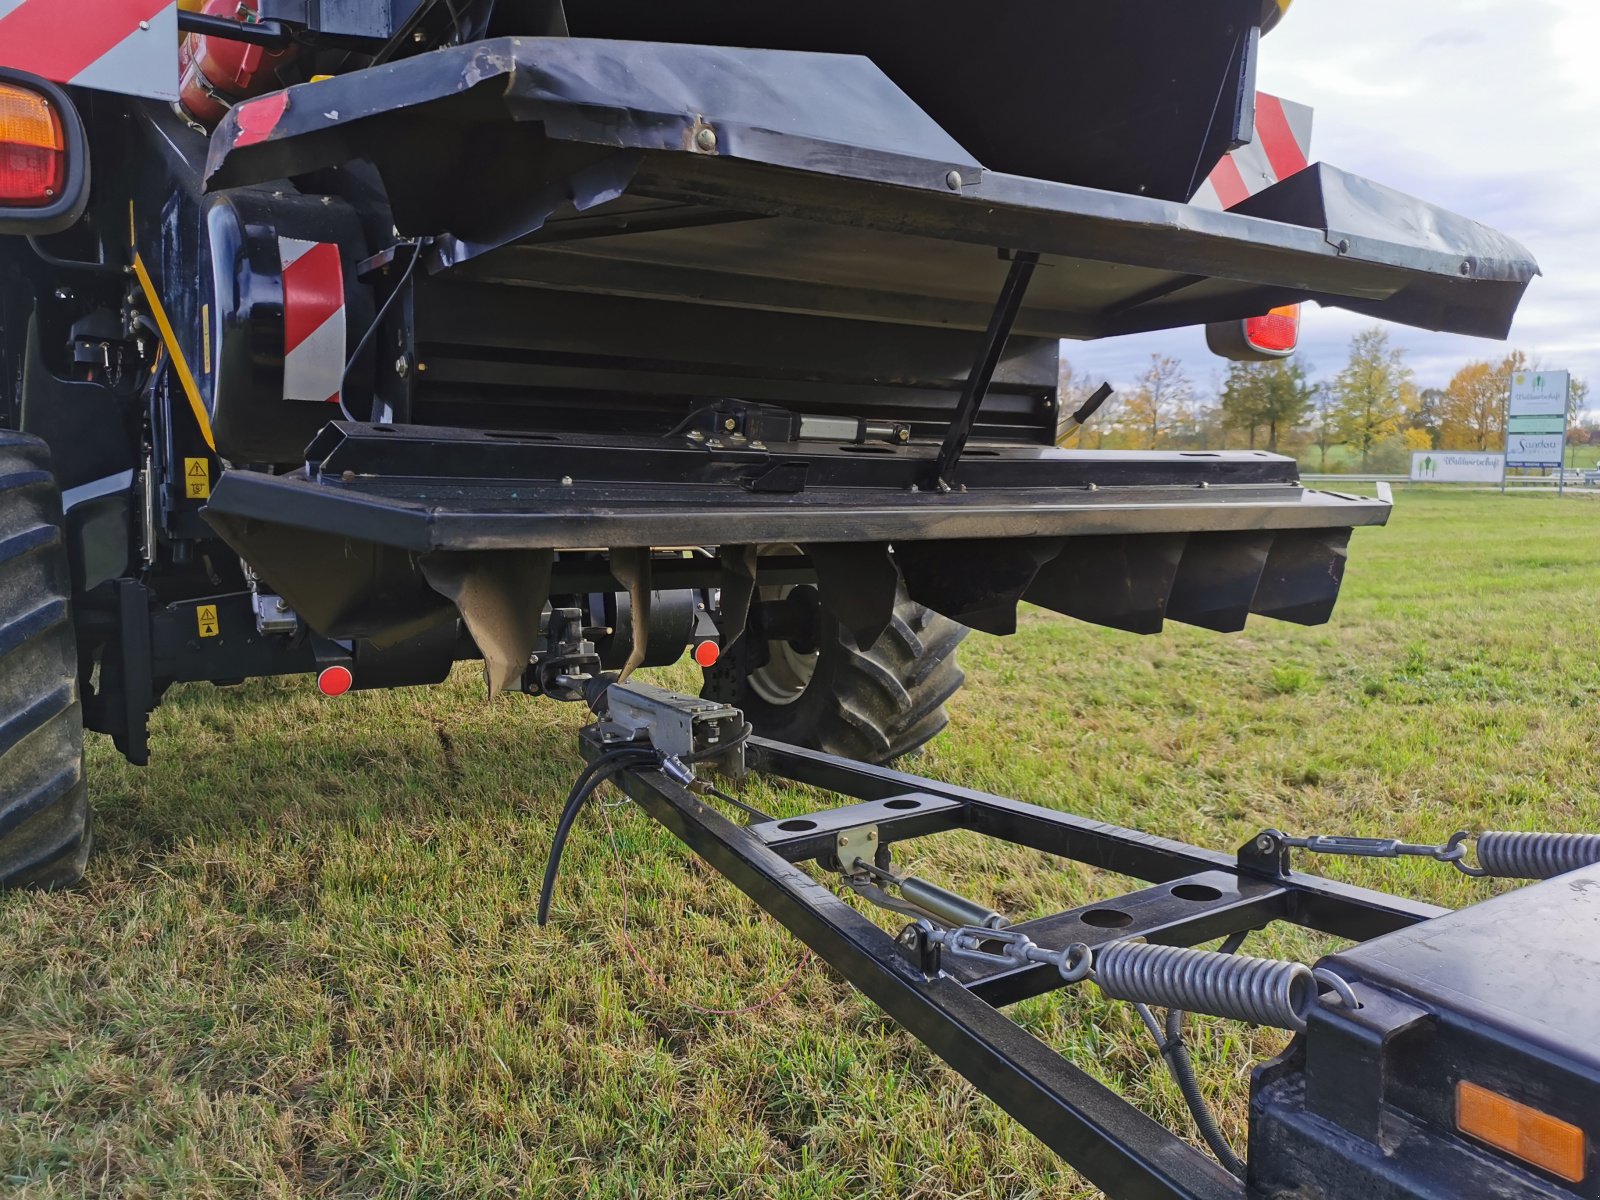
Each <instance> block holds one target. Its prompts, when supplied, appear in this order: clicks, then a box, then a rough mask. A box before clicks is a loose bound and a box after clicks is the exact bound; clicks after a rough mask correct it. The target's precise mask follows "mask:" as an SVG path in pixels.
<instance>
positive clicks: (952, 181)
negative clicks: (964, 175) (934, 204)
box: [944, 171, 961, 192]
mask: <svg viewBox="0 0 1600 1200" xmlns="http://www.w3.org/2000/svg"><path fill="white" fill-rule="evenodd" d="M944 182H945V186H946V187H948V188H949V189H950V190H951V191H952V192H959V191H960V190H961V172H960V171H951V172H950V173H949V174H948V175H946V176H945V177H944Z"/></svg>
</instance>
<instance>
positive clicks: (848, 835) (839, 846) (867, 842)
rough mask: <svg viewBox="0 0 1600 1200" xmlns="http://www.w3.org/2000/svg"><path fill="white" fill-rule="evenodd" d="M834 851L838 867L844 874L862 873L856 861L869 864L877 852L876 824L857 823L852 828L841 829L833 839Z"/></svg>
mask: <svg viewBox="0 0 1600 1200" xmlns="http://www.w3.org/2000/svg"><path fill="white" fill-rule="evenodd" d="M834 847H835V850H834V853H835V854H837V855H838V856H839V869H840V870H841V871H843V872H844V873H845V874H846V875H850V874H858V873H862V869H861V868H859V867H857V866H856V863H857V862H858V861H860V862H864V863H866V864H867V865H868V866H871V865H872V864H873V862H874V861H875V860H876V856H877V853H878V827H877V826H876V825H858V826H856V827H855V828H854V829H842V830H840V831H839V836H838V837H837V838H835V839H834Z"/></svg>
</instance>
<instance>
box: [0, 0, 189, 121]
mask: <svg viewBox="0 0 1600 1200" xmlns="http://www.w3.org/2000/svg"><path fill="white" fill-rule="evenodd" d="M0 67H11V68H13V69H14V70H18V71H28V72H30V73H32V74H34V75H41V76H43V77H44V78H45V79H49V80H52V81H54V82H56V83H72V84H77V85H78V86H79V87H86V88H98V89H100V90H101V91H106V92H121V93H123V94H124V95H128V96H149V97H151V98H152V99H156V100H176V99H177V98H178V4H177V0H0Z"/></svg>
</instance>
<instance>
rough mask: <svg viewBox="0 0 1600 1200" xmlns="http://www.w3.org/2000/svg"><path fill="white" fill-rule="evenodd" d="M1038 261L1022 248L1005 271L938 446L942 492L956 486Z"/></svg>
mask: <svg viewBox="0 0 1600 1200" xmlns="http://www.w3.org/2000/svg"><path fill="white" fill-rule="evenodd" d="M1038 265H1039V256H1038V255H1037V254H1034V253H1032V252H1031V251H1027V250H1019V251H1017V252H1016V253H1015V254H1013V255H1012V256H1011V270H1009V271H1008V272H1006V282H1005V286H1003V287H1002V288H1001V289H1000V299H999V300H997V301H996V302H995V306H994V312H993V313H992V314H991V315H990V317H989V328H988V329H987V330H985V331H984V335H983V341H982V342H981V343H980V344H979V346H978V357H977V359H976V360H975V361H974V362H973V364H972V371H971V373H970V374H969V375H968V376H967V383H966V386H965V387H964V388H962V390H961V403H960V404H959V405H958V406H957V407H956V415H955V416H954V417H953V418H952V419H951V421H950V428H949V430H948V431H947V432H946V433H945V435H944V444H943V445H941V446H940V447H939V458H938V460H937V461H936V462H935V463H934V467H933V484H934V486H935V487H937V488H938V489H939V490H940V491H941V492H948V491H950V489H951V488H953V487H954V486H955V480H956V466H957V464H958V463H960V461H961V453H962V451H964V450H965V449H966V448H967V439H968V438H970V437H971V436H972V426H973V425H974V424H975V423H976V422H977V420H978V409H980V408H982V407H983V400H984V397H985V396H987V395H988V394H989V385H990V384H991V383H993V382H994V372H995V368H996V367H998V366H999V365H1000V356H1001V355H1002V354H1003V353H1005V348H1006V342H1007V340H1008V339H1009V338H1010V337H1011V327H1012V326H1013V325H1015V324H1016V323H1017V314H1018V313H1019V312H1021V311H1022V301H1023V298H1024V297H1025V296H1026V295H1027V294H1028V283H1029V281H1031V280H1032V279H1033V269H1034V268H1035V267H1036V266H1038Z"/></svg>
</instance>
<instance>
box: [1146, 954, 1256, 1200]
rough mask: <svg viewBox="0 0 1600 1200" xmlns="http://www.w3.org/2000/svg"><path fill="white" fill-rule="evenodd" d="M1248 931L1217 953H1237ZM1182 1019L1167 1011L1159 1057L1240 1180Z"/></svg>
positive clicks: (1241, 1167) (1240, 1165) (1240, 1167)
mask: <svg viewBox="0 0 1600 1200" xmlns="http://www.w3.org/2000/svg"><path fill="white" fill-rule="evenodd" d="M1248 934H1249V931H1248V930H1245V931H1242V932H1239V933H1235V934H1231V935H1230V936H1229V937H1228V939H1227V940H1226V941H1225V942H1223V943H1222V944H1221V945H1220V946H1218V947H1217V952H1218V953H1219V954H1236V953H1238V950H1239V947H1240V946H1242V945H1244V939H1245V938H1246V937H1247V936H1248ZM1183 1018H1184V1013H1183V1010H1182V1009H1178V1008H1171V1009H1168V1010H1167V1026H1166V1035H1167V1036H1166V1037H1165V1038H1164V1039H1161V1040H1160V1041H1159V1042H1158V1045H1159V1047H1160V1050H1161V1057H1162V1058H1163V1059H1165V1060H1166V1064H1167V1070H1169V1071H1170V1072H1172V1080H1173V1082H1174V1083H1176V1084H1177V1085H1178V1091H1179V1092H1180V1093H1182V1095H1183V1102H1184V1104H1186V1105H1187V1106H1188V1108H1189V1115H1190V1116H1192V1117H1193V1118H1194V1123H1195V1127H1196V1128H1197V1129H1199V1131H1200V1136H1201V1138H1202V1139H1203V1140H1204V1141H1205V1144H1206V1145H1207V1146H1209V1147H1211V1153H1212V1154H1215V1155H1216V1156H1217V1161H1218V1162H1219V1163H1221V1164H1222V1168H1223V1170H1225V1171H1227V1172H1228V1173H1229V1174H1231V1175H1237V1176H1238V1177H1239V1178H1240V1179H1243V1178H1244V1173H1245V1164H1244V1162H1243V1160H1241V1159H1240V1158H1239V1156H1238V1155H1237V1154H1235V1153H1234V1152H1233V1147H1232V1146H1230V1145H1229V1144H1228V1139H1227V1138H1226V1137H1224V1136H1223V1134H1222V1126H1221V1125H1219V1124H1218V1123H1217V1118H1216V1114H1215V1113H1213V1112H1212V1111H1211V1106H1210V1105H1209V1104H1207V1103H1206V1098H1205V1096H1204V1094H1202V1093H1201V1091H1200V1081H1199V1080H1198V1079H1196V1078H1195V1074H1194V1063H1193V1061H1192V1060H1191V1059H1190V1058H1189V1047H1188V1046H1186V1045H1185V1044H1184V1041H1183Z"/></svg>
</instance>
